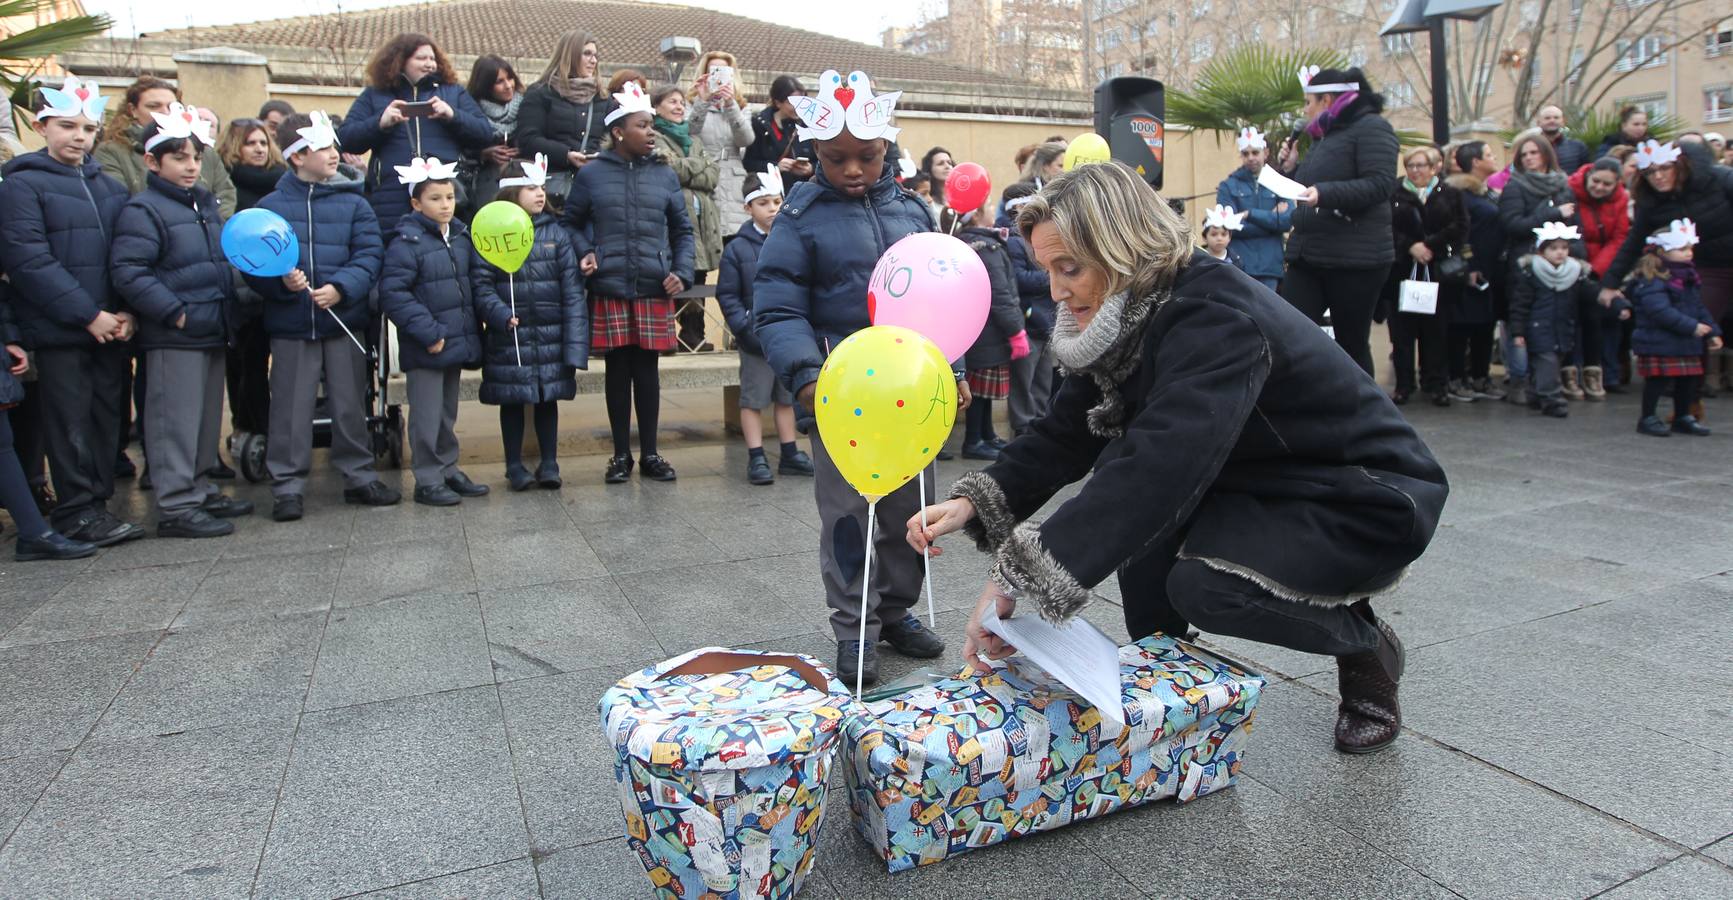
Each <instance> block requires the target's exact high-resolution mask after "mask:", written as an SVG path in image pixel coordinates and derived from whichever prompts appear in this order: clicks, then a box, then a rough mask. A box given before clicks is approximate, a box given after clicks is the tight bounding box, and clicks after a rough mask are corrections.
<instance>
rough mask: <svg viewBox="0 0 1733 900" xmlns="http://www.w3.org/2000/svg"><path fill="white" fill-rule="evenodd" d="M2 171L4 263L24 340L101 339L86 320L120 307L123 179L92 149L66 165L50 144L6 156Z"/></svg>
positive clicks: (37, 343) (30, 343) (29, 343)
mask: <svg viewBox="0 0 1733 900" xmlns="http://www.w3.org/2000/svg"><path fill="white" fill-rule="evenodd" d="M0 177H3V180H0V263H3V264H4V267H5V270H6V272H7V274H8V276H9V277H10V278H11V279H12V302H13V313H14V317H15V318H16V320H17V327H18V333H19V337H20V339H21V340H22V342H23V345H24V346H25V347H28V348H30V349H32V350H47V349H59V348H71V347H94V346H96V338H93V337H91V336H90V332H88V331H85V330H84V329H85V326H87V325H89V324H90V323H91V321H92V320H94V319H95V318H96V316H97V314H98V313H101V312H117V311H119V309H120V297H119V295H117V294H116V293H114V290H113V287H112V286H111V284H110V281H109V275H108V245H109V243H110V242H111V241H113V240H114V221H115V218H116V217H117V216H119V214H120V208H121V206H123V205H124V204H125V203H126V199H127V194H126V187H125V186H123V185H122V184H121V183H120V182H118V181H116V180H114V179H113V178H111V177H109V176H108V175H105V174H103V171H102V167H101V166H100V165H98V164H97V162H96V161H95V160H94V159H91V158H90V157H85V160H84V163H83V164H82V165H79V166H69V165H67V164H65V163H63V162H59V161H58V160H56V159H54V158H53V157H51V156H49V155H48V151H47V150H46V149H43V150H37V151H36V152H34V153H26V154H24V155H23V156H20V157H17V158H16V159H14V160H12V161H11V162H9V163H7V164H6V166H5V168H4V169H0Z"/></svg>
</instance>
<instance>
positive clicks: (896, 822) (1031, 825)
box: [844, 635, 1264, 872]
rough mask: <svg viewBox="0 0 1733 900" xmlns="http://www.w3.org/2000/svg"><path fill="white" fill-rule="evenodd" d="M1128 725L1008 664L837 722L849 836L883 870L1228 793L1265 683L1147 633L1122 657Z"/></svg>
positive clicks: (1035, 672)
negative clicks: (1159, 803)
mask: <svg viewBox="0 0 1733 900" xmlns="http://www.w3.org/2000/svg"><path fill="white" fill-rule="evenodd" d="M1119 661H1120V669H1121V678H1120V684H1121V692H1122V700H1123V702H1124V706H1125V724H1124V725H1123V726H1121V725H1119V724H1118V723H1116V722H1114V721H1113V720H1112V719H1108V718H1105V717H1103V716H1102V715H1101V713H1100V712H1098V711H1097V710H1095V709H1094V708H1092V707H1090V706H1089V705H1088V704H1087V703H1086V702H1085V701H1083V700H1082V699H1081V698H1079V697H1077V696H1076V695H1075V694H1073V693H1071V691H1069V690H1068V689H1067V688H1066V687H1065V686H1064V685H1063V684H1060V683H1059V682H1058V681H1057V680H1056V679H1054V678H1053V677H1052V676H1051V675H1048V674H1047V673H1046V672H1043V671H1042V670H1040V669H1039V668H1036V667H1035V666H1034V665H1033V664H1031V663H1029V662H1028V661H1027V660H1024V659H1021V658H1015V657H1014V658H1013V659H1011V660H1008V661H1006V662H1005V663H1001V664H999V665H998V666H996V667H995V669H994V671H993V673H992V674H990V675H983V676H977V677H971V678H965V679H953V680H948V681H941V682H939V683H937V684H933V685H930V686H927V687H922V688H918V689H916V690H913V691H911V692H909V693H907V694H904V695H901V696H898V697H894V698H891V699H888V700H882V701H878V702H875V703H868V704H865V707H866V714H865V715H861V716H854V717H850V718H849V719H847V720H846V721H845V723H844V752H845V754H846V757H845V760H844V765H845V768H844V774H845V775H846V777H847V781H848V789H849V811H850V813H851V814H852V818H853V819H854V825H855V830H856V831H859V832H860V834H861V836H862V837H863V838H865V839H866V841H867V843H869V844H871V845H872V846H873V847H874V848H875V849H877V850H878V851H879V854H880V855H881V856H883V857H884V859H885V862H886V864H887V865H888V866H889V868H890V871H892V872H900V871H902V870H904V869H909V868H913V867H915V866H924V865H929V864H931V863H936V862H939V861H940V860H943V859H945V858H947V857H949V856H953V855H955V854H958V853H963V852H966V851H969V850H973V849H975V848H977V847H985V846H988V845H990V844H997V843H1000V842H1001V841H1006V840H1010V839H1011V838H1015V837H1021V836H1023V835H1026V834H1030V833H1032V832H1037V831H1049V830H1052V829H1054V828H1059V827H1062V826H1064V825H1066V824H1069V823H1071V822H1073V821H1076V820H1079V819H1092V818H1096V817H1098V816H1104V815H1107V814H1108V813H1111V812H1114V811H1116V810H1120V809H1124V808H1126V807H1128V806H1137V805H1138V804H1141V803H1147V802H1149V801H1152V800H1159V799H1162V798H1166V797H1173V798H1175V799H1177V800H1179V801H1180V802H1184V801H1188V800H1191V799H1193V798H1195V797H1201V796H1203V795H1205V794H1208V793H1210V792H1212V791H1217V790H1220V789H1222V788H1225V787H1227V786H1229V785H1231V784H1233V783H1234V780H1235V778H1236V776H1237V775H1238V774H1239V769H1240V763H1241V760H1242V759H1243V756H1244V753H1245V741H1246V735H1247V733H1248V732H1249V730H1250V726H1251V720H1252V712H1253V708H1254V707H1255V706H1256V705H1257V701H1258V694H1259V693H1260V692H1261V691H1262V689H1263V686H1264V679H1263V678H1262V677H1261V676H1259V675H1255V674H1252V673H1250V672H1248V671H1246V670H1245V669H1242V668H1239V667H1237V666H1234V665H1231V664H1229V663H1227V662H1224V661H1223V660H1221V659H1219V658H1217V657H1215V656H1212V655H1211V654H1209V653H1207V652H1205V651H1203V650H1200V649H1198V648H1196V647H1194V646H1192V645H1190V644H1186V643H1183V642H1180V641H1176V640H1174V639H1172V638H1169V637H1165V636H1163V635H1155V636H1152V637H1148V638H1145V639H1143V640H1141V641H1138V642H1137V643H1135V644H1131V645H1129V646H1125V647H1121V648H1120V650H1119Z"/></svg>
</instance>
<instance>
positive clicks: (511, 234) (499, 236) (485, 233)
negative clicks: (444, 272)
mask: <svg viewBox="0 0 1733 900" xmlns="http://www.w3.org/2000/svg"><path fill="white" fill-rule="evenodd" d="M469 239H470V240H471V241H473V242H475V252H477V253H480V254H481V258H482V259H485V260H487V261H488V262H489V263H492V264H493V265H494V266H495V267H497V268H498V269H499V270H500V271H502V272H516V271H517V270H518V269H521V268H523V264H524V260H526V259H528V258H529V255H530V248H531V247H533V246H535V242H536V226H535V224H534V223H532V222H531V221H530V214H529V213H527V212H524V209H523V207H521V206H519V205H517V204H516V203H512V202H510V201H507V200H495V201H493V202H492V203H489V204H488V205H486V206H484V207H482V208H481V209H480V210H478V211H477V212H476V214H475V221H474V222H471V223H470V226H469Z"/></svg>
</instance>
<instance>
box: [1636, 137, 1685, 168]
mask: <svg viewBox="0 0 1733 900" xmlns="http://www.w3.org/2000/svg"><path fill="white" fill-rule="evenodd" d="M1635 156H1636V158H1637V169H1638V170H1639V171H1640V170H1642V169H1647V168H1650V167H1651V166H1664V165H1667V164H1668V163H1672V162H1677V161H1678V159H1679V145H1678V144H1675V143H1673V142H1672V141H1668V142H1666V143H1665V144H1663V143H1661V142H1660V141H1653V140H1651V141H1643V142H1642V143H1640V144H1638V145H1637V152H1636V154H1635Z"/></svg>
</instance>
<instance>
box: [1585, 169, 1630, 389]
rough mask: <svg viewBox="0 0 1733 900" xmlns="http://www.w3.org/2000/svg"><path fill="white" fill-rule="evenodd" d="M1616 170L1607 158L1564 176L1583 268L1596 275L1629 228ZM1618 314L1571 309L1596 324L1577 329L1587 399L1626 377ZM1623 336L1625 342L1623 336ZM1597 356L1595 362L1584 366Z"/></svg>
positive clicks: (1626, 202) (1624, 194)
mask: <svg viewBox="0 0 1733 900" xmlns="http://www.w3.org/2000/svg"><path fill="white" fill-rule="evenodd" d="M1621 168H1622V163H1620V162H1619V160H1617V159H1614V158H1612V157H1610V156H1609V157H1604V158H1602V159H1600V160H1597V161H1595V162H1593V163H1590V164H1589V165H1586V166H1583V167H1582V168H1581V169H1578V170H1577V171H1576V174H1574V175H1572V176H1571V178H1570V184H1571V192H1572V193H1574V194H1575V195H1576V198H1577V215H1578V218H1579V219H1580V220H1581V227H1582V232H1583V245H1584V246H1585V247H1587V248H1588V251H1589V268H1590V269H1591V270H1593V271H1594V273H1595V275H1596V276H1597V277H1598V276H1601V275H1604V274H1606V272H1607V269H1608V268H1609V267H1611V266H1612V264H1613V257H1614V256H1616V255H1618V252H1619V246H1620V245H1621V244H1623V243H1624V242H1625V235H1627V234H1629V233H1630V230H1631V202H1630V201H1631V197H1630V194H1629V192H1627V191H1626V190H1625V185H1624V182H1623V179H1622V178H1621V177H1620V176H1621V174H1622V172H1621ZM1619 315H1620V314H1619V312H1618V310H1617V309H1616V308H1614V307H1612V306H1607V307H1603V308H1601V309H1581V310H1578V311H1577V320H1578V321H1579V322H1585V323H1586V322H1588V321H1589V320H1590V318H1591V317H1593V318H1594V319H1595V320H1596V321H1597V322H1598V323H1599V324H1600V326H1601V327H1600V328H1599V329H1598V331H1599V334H1598V336H1597V335H1595V334H1591V333H1590V331H1591V329H1587V328H1579V329H1578V330H1577V356H1578V360H1579V363H1580V364H1583V365H1584V368H1583V389H1584V392H1585V393H1586V394H1587V395H1588V396H1590V397H1595V396H1596V394H1597V393H1604V390H1598V389H1610V390H1612V391H1613V392H1614V393H1622V392H1623V390H1622V388H1621V387H1620V385H1622V384H1624V383H1626V382H1628V381H1629V380H1630V372H1629V371H1627V370H1628V368H1629V367H1628V366H1622V365H1621V364H1620V363H1621V360H1620V358H1619V346H1620V338H1621V331H1628V330H1629V329H1630V327H1631V322H1630V319H1629V318H1628V317H1627V318H1626V319H1625V320H1624V321H1622V322H1621V321H1620V320H1619ZM1597 337H1598V340H1597ZM1624 339H1625V340H1627V341H1628V340H1629V337H1628V336H1626V337H1625V338H1624ZM1597 360H1598V361H1599V362H1600V364H1601V365H1600V366H1594V365H1589V363H1593V362H1595V361H1597ZM1601 367H1604V372H1603V373H1602V377H1600V378H1596V377H1594V376H1593V375H1591V374H1590V373H1592V372H1594V370H1595V369H1597V368H1601ZM1621 376H1622V377H1621ZM1602 382H1604V384H1603V383H1602Z"/></svg>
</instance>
